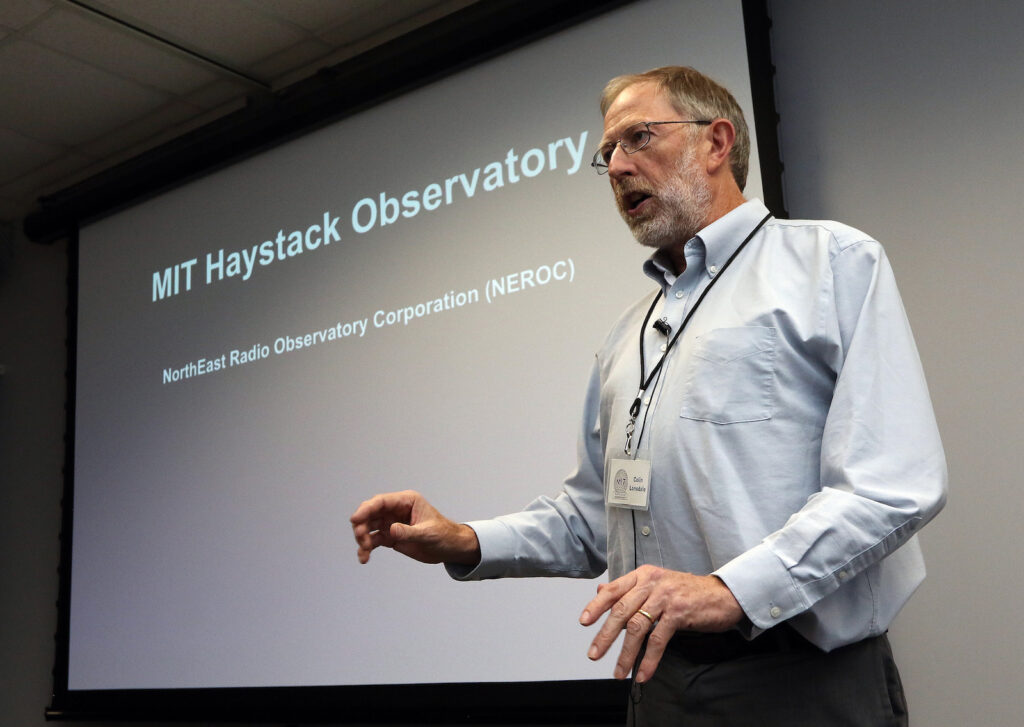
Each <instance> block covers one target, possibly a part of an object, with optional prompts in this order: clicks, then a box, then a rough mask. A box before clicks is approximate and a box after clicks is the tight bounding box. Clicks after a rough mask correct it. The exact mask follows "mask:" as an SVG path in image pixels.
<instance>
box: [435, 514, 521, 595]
mask: <svg viewBox="0 0 1024 727" xmlns="http://www.w3.org/2000/svg"><path fill="white" fill-rule="evenodd" d="M463 525H468V526H469V527H471V528H473V530H474V531H475V532H476V538H477V540H478V541H480V562H479V563H477V564H476V565H475V566H471V565H460V564H458V563H445V564H444V568H445V570H446V571H448V575H450V576H451V577H452V578H454V579H455V580H457V581H481V580H485V579H487V578H501V577H502V576H504V575H505V574H506V573H507V572H508V571H509V570H510V566H511V565H512V562H514V558H510V557H509V556H507V555H506V557H504V558H502V557H500V556H501V554H503V553H504V554H509V553H513V552H515V551H514V548H515V539H514V537H513V535H512V531H510V530H509V529H508V526H507V525H505V524H504V523H502V522H501V521H500V520H472V521H470V522H467V523H463ZM510 561H512V562H510Z"/></svg>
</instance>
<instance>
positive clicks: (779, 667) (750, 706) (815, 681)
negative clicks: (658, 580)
mask: <svg viewBox="0 0 1024 727" xmlns="http://www.w3.org/2000/svg"><path fill="white" fill-rule="evenodd" d="M773 631H776V629H772V631H769V632H767V633H765V634H762V635H761V636H759V637H758V638H757V639H754V641H753V642H750V643H751V644H757V642H758V641H759V640H760V639H762V638H764V637H765V636H772V639H771V640H770V641H767V642H765V643H763V644H759V645H757V648H756V649H754V650H747V649H745V647H743V646H742V645H740V646H739V647H738V651H737V652H732V651H730V648H731V646H734V645H735V644H733V642H731V641H727V642H726V645H725V647H724V648H719V647H718V646H717V644H716V642H714V641H712V642H711V644H710V646H709V645H708V644H707V643H706V642H704V641H702V638H703V637H702V636H698V637H697V639H696V640H695V642H694V643H692V644H691V643H690V642H686V640H685V638H684V639H682V641H683V642H684V643H683V646H682V648H679V641H680V637H681V636H682V637H685V635H677V638H675V639H673V643H674V644H676V648H673V647H671V646H670V648H669V649H667V650H666V651H665V655H664V656H663V657H662V660H661V663H660V664H659V665H658V668H657V670H656V671H655V672H654V676H653V677H652V678H651V680H650V681H649V682H648V683H646V684H642V685H641V684H636V683H635V682H634V683H633V684H632V687H631V691H630V705H629V717H628V721H627V724H628V725H629V726H630V727H667V726H668V725H672V726H673V727H733V726H736V727H804V726H806V727H839V726H849V727H906V725H907V704H906V700H905V699H904V696H903V687H902V685H901V683H900V676H899V672H898V671H897V669H896V664H895V662H894V661H893V658H892V651H891V649H890V648H889V640H888V639H887V638H886V637H885V635H882V636H878V637H875V638H870V639H865V640H864V641H860V642H857V643H856V644H851V645H849V646H844V647H842V648H840V649H836V650H835V651H831V652H829V653H825V652H823V651H821V650H820V649H818V648H817V647H815V646H813V645H812V644H810V643H808V642H807V641H805V640H804V639H803V638H802V637H800V636H799V635H797V634H796V632H793V631H790V630H789V629H788V627H786V631H785V632H779V633H778V634H775V635H772V632H773ZM734 635H735V636H738V634H734ZM711 638H712V639H714V638H716V637H711ZM641 656H642V653H641ZM638 663H639V661H638Z"/></svg>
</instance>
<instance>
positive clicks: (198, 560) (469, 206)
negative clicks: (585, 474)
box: [64, 0, 762, 720]
mask: <svg viewBox="0 0 1024 727" xmlns="http://www.w3.org/2000/svg"><path fill="white" fill-rule="evenodd" d="M666 64H687V65H693V66H695V67H698V68H700V69H701V70H703V71H705V72H707V73H708V74H710V75H711V76H713V77H715V78H716V79H718V80H720V81H721V82H722V83H723V84H724V85H726V86H727V87H729V88H730V89H731V90H732V91H733V92H734V93H735V95H736V96H737V98H738V100H739V102H740V104H741V105H742V106H743V108H744V110H745V112H746V113H747V116H748V119H749V120H750V121H751V126H753V121H754V112H753V108H752V102H751V83H750V79H749V69H748V60H747V49H746V43H745V36H744V22H743V10H742V7H741V4H740V2H739V1H738V0H737V1H736V2H721V1H720V0H715V1H714V2H711V1H700V2H686V3H679V2H673V1H670V0H649V1H647V2H637V3H632V4H629V5H626V6H624V7H621V8H618V9H616V10H613V11H610V12H607V13H604V14H602V15H600V16H598V17H596V18H593V19H591V20H588V21H587V22H585V23H582V24H579V25H576V26H573V27H570V28H567V29H564V30H562V31H561V32H559V33H557V34H554V35H550V36H548V37H545V38H542V39H540V40H538V41H536V42H533V43H531V44H529V45H526V46H523V47H520V48H517V49H515V50H513V51H510V52H508V53H505V54H502V55H500V56H498V57H497V58H493V59H490V60H488V61H486V62H483V63H481V64H478V65H475V66H472V67H470V68H468V69H465V70H462V71H460V72H459V73H457V74H454V75H450V76H448V77H446V78H444V79H442V80H439V81H436V82H434V83H431V84H429V85H426V86H423V87H420V88H417V89H415V90H413V91H411V92H408V93H405V94H404V95H401V96H398V97H396V98H391V99H390V100H387V101H385V102H382V103H380V104H378V105H376V106H374V107H373V108H371V109H369V110H366V111H364V112H361V113H359V114H356V115H353V116H349V117H348V118H345V119H343V120H341V121H339V122H337V123H334V124H331V125H329V126H326V127H324V128H321V129H319V130H317V131H315V132H313V133H309V134H307V135H305V136H302V137H301V138H298V139H294V140H291V141H288V142H287V143H284V144H281V145H278V146H275V147H274V148H271V149H269V150H267V151H265V152H264V153H261V154H259V155H257V156H253V157H251V158H248V159H246V160H244V161H242V162H240V163H238V164H235V165H233V166H230V167H228V168H224V169H220V170H217V171H214V172H211V173H209V174H207V175H206V176H203V177H202V178H200V179H198V180H194V181H191V182H190V183H188V184H185V185H182V186H178V187H176V188H174V189H172V190H170V191H167V192H166V193H164V194H162V195H160V196H158V197H155V198H152V199H148V200H146V201H144V202H142V203H140V204H137V205H135V206H133V207H130V208H128V209H124V210H120V211H118V212H116V213H114V214H111V215H109V216H105V217H102V218H101V219H98V220H96V221H93V222H91V223H89V224H86V225H84V226H83V227H82V228H81V230H80V235H79V253H78V254H79V260H78V282H77V286H78V303H77V351H76V356H75V370H74V375H75V388H74V391H75V401H74V412H75V416H74V449H73V452H74V458H73V483H74V485H73V494H74V499H73V530H72V532H73V542H72V548H71V562H70V612H69V621H68V627H69V632H68V643H67V655H66V657H67V694H66V695H64V696H65V698H67V697H68V695H70V696H74V695H75V694H90V695H95V694H101V695H102V694H104V693H117V694H122V693H134V692H136V691H138V692H139V693H145V692H149V691H155V692H162V691H168V690H169V691H172V692H177V691H178V690H181V691H180V693H182V694H190V693H193V690H233V689H244V690H249V689H253V688H259V689H262V688H268V687H272V688H296V687H303V688H308V687H363V686H368V685H376V686H380V685H449V686H450V685H459V684H462V685H466V684H476V685H488V684H499V683H500V684H507V683H520V682H521V683H538V682H548V681H552V682H568V683H577V682H588V681H590V680H599V681H595V682H594V683H595V684H606V683H607V682H606V681H605V680H607V679H608V677H610V674H611V670H612V666H613V664H612V660H611V659H605V660H604V661H601V662H597V663H592V662H590V661H589V660H588V659H587V658H586V651H587V647H588V645H589V641H590V639H591V638H592V636H593V634H592V632H591V631H589V630H587V629H583V628H581V627H580V626H578V625H577V622H576V620H577V618H578V615H579V612H580V610H581V609H582V607H583V605H584V604H585V603H586V602H587V601H588V600H589V599H590V598H591V597H592V594H593V593H594V590H595V587H596V585H597V582H595V581H586V580H584V581H576V580H567V579H524V580H516V581H488V582H481V583H459V582H456V581H454V580H452V579H451V578H449V577H448V576H447V575H446V574H445V572H444V570H443V568H442V567H441V566H425V565H421V564H418V563H415V562H412V561H410V560H408V559H406V558H404V557H402V556H400V555H398V554H396V553H393V552H390V551H384V550H380V551H377V552H375V553H374V555H373V557H372V559H371V562H370V563H369V564H368V565H365V566H360V565H359V564H358V563H357V562H356V558H355V544H354V541H353V539H352V535H351V530H350V527H349V524H348V517H349V515H350V514H351V513H352V512H353V510H354V509H355V508H356V507H357V505H358V504H359V503H360V501H362V500H363V499H365V498H367V497H369V496H370V495H372V494H374V493H376V492H379V491H387V490H396V489H405V488H414V489H417V490H420V491H422V492H423V493H425V494H426V495H427V496H428V497H429V498H430V499H431V501H432V502H433V503H434V504H435V505H436V506H437V507H438V508H439V509H440V510H441V511H442V512H444V513H445V514H447V515H448V516H450V517H452V518H453V519H456V520H469V519H476V518H481V517H489V516H492V515H498V514H503V513H506V512H514V511H517V510H519V509H521V508H522V507H523V506H525V505H526V504H527V503H528V502H530V501H531V500H532V499H533V498H535V497H536V496H538V495H549V496H554V495H556V494H557V493H558V491H559V489H560V486H561V482H562V480H563V478H564V477H565V476H566V475H567V474H568V473H569V472H570V471H571V470H572V469H573V467H574V465H575V451H576V450H575V442H576V439H577V436H578V432H579V430H580V427H581V422H580V421H579V418H580V407H581V402H582V398H583V391H584V386H585V384H586V380H587V377H588V374H589V371H590V368H591V365H592V363H593V360H594V353H595V351H596V350H597V348H598V346H599V345H600V344H601V342H602V340H603V337H604V335H605V333H606V331H607V329H608V327H609V326H610V325H611V323H612V322H613V321H614V319H615V318H616V317H617V315H618V314H619V313H620V312H621V311H622V309H623V308H624V307H625V306H626V305H628V304H629V303H631V302H632V301H634V300H636V299H637V298H638V297H640V296H643V295H649V294H651V293H652V292H653V290H654V288H653V285H652V283H651V282H650V281H649V280H648V279H647V278H646V277H645V276H644V275H643V274H642V273H641V271H640V266H641V263H642V261H643V260H644V259H645V258H646V256H647V255H648V253H649V251H645V250H644V249H643V248H641V247H640V246H639V245H637V244H636V243H635V242H634V241H633V240H632V238H631V236H630V234H629V231H628V229H627V228H626V227H625V225H624V224H623V222H622V221H621V220H620V219H619V217H618V214H617V212H616V210H615V207H614V203H613V199H612V195H611V192H610V189H609V185H608V180H607V177H598V176H597V175H595V174H594V172H593V170H592V169H591V167H590V165H589V161H590V157H591V156H592V155H593V153H594V151H595V148H596V145H597V142H598V141H599V139H600V136H601V117H600V113H599V111H598V108H597V98H598V94H599V92H600V89H601V88H602V87H603V85H604V83H605V81H606V80H607V79H609V78H611V77H612V76H615V75H618V74H621V73H624V72H634V71H641V70H645V69H648V68H651V67H655V66H660V65H666ZM751 162H752V163H751V174H750V181H749V183H748V186H747V189H746V191H745V193H746V195H747V196H748V197H759V196H762V191H761V190H762V178H761V173H760V166H759V161H758V152H757V145H756V141H755V143H754V149H753V152H752V159H751ZM518 698H519V697H517V699H518ZM526 699H528V697H526ZM115 711H116V708H115ZM371 711H372V710H371ZM379 713H380V714H387V713H388V711H387V706H386V705H384V704H381V705H380V710H379ZM364 716H365V715H364ZM334 719H337V720H342V719H345V714H344V713H339V714H335V715H334Z"/></svg>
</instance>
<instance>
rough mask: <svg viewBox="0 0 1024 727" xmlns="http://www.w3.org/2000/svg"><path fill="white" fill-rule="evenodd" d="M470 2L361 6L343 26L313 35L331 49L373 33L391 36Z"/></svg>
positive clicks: (420, 0) (413, 1) (414, 1)
mask: <svg viewBox="0 0 1024 727" xmlns="http://www.w3.org/2000/svg"><path fill="white" fill-rule="evenodd" d="M472 4H473V3H472V0H451V1H449V2H433V1H432V0H409V1H408V2H400V3H396V2H389V3H383V4H382V5H380V6H379V7H372V8H366V9H361V11H360V12H359V13H354V14H353V15H352V16H351V17H350V18H349V19H348V20H347V21H346V22H345V23H344V24H343V25H340V26H335V27H333V28H326V29H323V30H321V31H319V32H318V33H317V35H319V36H320V37H321V38H323V39H324V40H325V41H327V42H328V43H330V44H331V45H332V46H333V47H335V48H337V47H339V46H343V45H346V44H348V43H354V42H356V41H360V40H363V39H365V38H367V37H368V36H371V35H375V34H381V35H383V36H385V37H394V36H396V35H398V34H400V33H403V32H407V31H409V30H411V29H413V28H414V27H417V26H419V25H422V24H424V23H427V22H431V21H433V20H436V19H438V18H440V17H443V16H445V15H447V14H448V13H450V12H454V11H455V10H458V9H460V8H462V7H465V6H467V5H472Z"/></svg>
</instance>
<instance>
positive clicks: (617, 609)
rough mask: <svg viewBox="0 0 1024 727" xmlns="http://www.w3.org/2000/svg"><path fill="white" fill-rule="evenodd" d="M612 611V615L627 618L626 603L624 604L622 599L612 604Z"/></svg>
mask: <svg viewBox="0 0 1024 727" xmlns="http://www.w3.org/2000/svg"><path fill="white" fill-rule="evenodd" d="M611 612H612V616H615V617H617V618H626V616H627V613H626V604H624V603H623V602H622V601H616V602H615V603H613V604H612V609H611Z"/></svg>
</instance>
